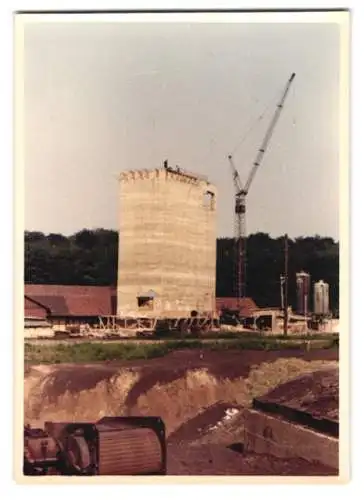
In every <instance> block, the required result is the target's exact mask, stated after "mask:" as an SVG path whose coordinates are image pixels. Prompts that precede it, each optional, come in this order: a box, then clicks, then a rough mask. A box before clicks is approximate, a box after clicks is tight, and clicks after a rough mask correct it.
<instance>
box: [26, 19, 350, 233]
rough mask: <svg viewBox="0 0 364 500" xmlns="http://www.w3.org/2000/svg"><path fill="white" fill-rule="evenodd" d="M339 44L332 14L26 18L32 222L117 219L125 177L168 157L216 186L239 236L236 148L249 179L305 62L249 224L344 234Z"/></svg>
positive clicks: (222, 217)
mask: <svg viewBox="0 0 364 500" xmlns="http://www.w3.org/2000/svg"><path fill="white" fill-rule="evenodd" d="M339 48H340V31H339V26H338V25H337V24H334V23H314V24H310V23H285V24H279V23H254V24H252V23H246V22H242V23H221V22H213V23H212V22H211V23H202V24H201V23H188V22H178V23H157V22H155V23H120V22H115V23H109V22H108V23H106V22H94V23H87V22H79V23H75V22H71V23H65V22H59V23H45V22H42V23H29V24H28V23H27V24H25V25H24V141H25V142H24V157H25V228H26V229H27V230H32V231H33V230H34V231H35V230H36V231H43V232H45V233H50V232H53V233H62V234H65V235H70V234H72V233H74V232H76V231H79V230H81V229H83V228H89V229H93V228H100V227H104V228H108V229H117V227H118V217H119V215H118V200H119V197H118V181H117V176H118V173H119V172H120V171H123V170H130V169H138V168H142V169H145V168H147V169H149V168H156V167H161V166H162V163H163V160H164V159H168V160H169V163H170V164H171V165H172V166H173V165H179V166H180V167H181V168H183V169H186V170H189V171H194V172H196V173H200V174H203V175H207V176H208V178H209V180H210V181H211V182H212V183H214V184H215V185H216V186H217V189H218V198H217V203H218V205H217V207H218V213H217V219H218V224H217V231H218V236H232V235H233V227H234V225H233V224H234V187H233V182H232V176H231V172H230V167H229V163H228V160H227V156H228V155H229V154H230V153H233V157H234V162H235V165H236V167H237V170H238V171H239V174H240V176H241V179H242V182H243V183H244V182H245V180H246V178H247V176H248V174H249V171H250V169H251V168H252V165H253V162H254V159H255V156H256V154H257V152H258V149H259V147H260V145H261V142H262V141H263V138H264V135H265V133H266V130H267V128H268V125H269V121H270V119H271V118H272V116H273V113H274V109H275V106H276V104H277V103H278V101H279V98H280V96H281V94H282V92H283V89H284V87H285V85H286V83H287V81H288V78H289V77H290V75H291V73H292V72H296V78H295V80H294V82H293V84H292V87H291V89H290V92H289V95H288V97H287V100H286V103H285V107H284V109H283V111H282V114H281V117H280V119H279V121H278V124H277V126H276V128H275V130H274V133H273V136H272V140H271V142H270V145H269V148H268V150H267V152H266V154H265V156H264V158H263V161H262V164H261V166H260V167H259V169H258V171H257V174H256V177H255V179H254V181H253V183H252V185H251V188H250V191H249V194H248V197H247V231H248V233H255V232H258V231H259V232H265V233H269V234H270V235H271V236H272V237H277V236H280V235H282V234H284V233H288V235H289V236H290V237H292V238H295V237H299V236H313V235H321V236H329V237H333V238H334V239H335V240H337V239H338V238H339V152H340V147H339V146H340V134H339V124H340V117H339V91H340V87H339V83H340V82H339V75H340V59H339V56H340V53H339Z"/></svg>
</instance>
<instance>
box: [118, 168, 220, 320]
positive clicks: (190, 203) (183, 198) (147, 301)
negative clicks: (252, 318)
mask: <svg viewBox="0 0 364 500" xmlns="http://www.w3.org/2000/svg"><path fill="white" fill-rule="evenodd" d="M119 180H120V219H119V221H120V223H119V258H118V286H117V311H118V312H117V314H118V316H119V317H128V316H132V317H149V318H153V317H166V318H176V317H178V318H184V317H190V316H191V313H194V314H195V312H196V311H197V312H198V313H200V314H201V315H203V314H204V313H206V312H207V313H208V314H209V315H210V314H211V313H212V314H215V309H216V304H215V276H216V189H215V187H214V186H213V185H212V184H211V183H209V182H208V180H207V179H206V178H203V177H201V176H199V175H196V174H193V173H188V172H185V171H181V170H180V169H178V168H176V169H174V168H173V169H172V168H169V167H168V166H167V165H166V164H165V166H164V168H157V169H153V170H132V171H126V172H122V173H121V174H120V177H119Z"/></svg>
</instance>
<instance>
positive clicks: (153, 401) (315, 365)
mask: <svg viewBox="0 0 364 500" xmlns="http://www.w3.org/2000/svg"><path fill="white" fill-rule="evenodd" d="M335 354H337V353H335V352H334V353H332V352H331V351H329V350H323V351H320V353H318V352H314V351H312V352H311V353H302V352H299V357H298V356H294V353H293V352H292V351H286V352H276V351H275V352H264V351H263V352H259V351H244V352H242V351H238V352H223V353H222V352H212V351H200V352H195V351H182V352H173V353H171V354H170V355H168V356H166V357H165V358H159V359H152V360H140V361H128V362H124V363H117V362H114V363H92V364H84V365H73V366H72V365H54V366H48V367H33V368H32V369H31V370H30V371H28V374H27V375H26V377H25V382H24V389H25V401H24V413H25V414H24V416H25V421H26V423H30V424H32V425H36V424H42V423H43V422H44V421H46V420H61V421H62V420H63V421H65V420H69V421H77V420H89V421H95V420H97V419H99V418H100V417H102V416H105V415H110V416H116V415H145V416H148V415H149V416H160V417H161V418H162V419H163V420H164V422H165V425H166V429H167V435H172V434H173V433H174V432H175V431H177V429H179V428H180V427H181V426H182V425H183V424H186V422H189V421H191V419H194V418H196V417H197V416H198V415H200V414H201V413H202V412H203V411H204V410H205V409H207V408H209V407H211V406H212V405H214V404H216V403H217V402H220V403H222V404H227V405H228V406H229V407H231V408H234V407H238V406H246V405H249V404H251V401H252V398H254V397H257V396H260V395H262V394H265V393H266V392H267V391H268V390H269V389H272V388H274V387H275V386H277V385H278V384H280V383H282V382H286V381H287V380H290V379H292V378H294V377H296V376H297V375H300V374H303V373H308V372H311V371H312V370H317V369H319V368H322V367H323V366H326V365H327V363H329V364H332V363H334V364H335V361H330V360H332V359H333V358H334V359H335ZM282 356H284V357H282ZM320 357H321V359H320ZM325 359H328V360H329V361H324V360H325ZM225 409H226V408H225ZM214 411H217V410H211V413H210V414H209V413H208V414H206V416H205V417H202V416H201V417H200V418H201V419H203V418H205V422H206V425H207V423H208V420H209V419H210V420H211V421H210V424H211V425H212V426H214V425H215V424H216V422H217V420H218V419H219V418H220V416H221V415H220V413H216V414H214ZM219 411H220V410H219ZM195 424H196V422H195V423H191V422H190V424H188V426H187V424H186V427H185V430H184V431H182V430H181V432H183V433H184V436H186V438H187V436H188V429H190V432H191V433H192V434H193V435H195V434H194V433H195ZM197 425H198V421H197ZM186 429H187V430H186Z"/></svg>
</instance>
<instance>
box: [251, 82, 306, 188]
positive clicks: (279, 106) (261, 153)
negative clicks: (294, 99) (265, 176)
mask: <svg viewBox="0 0 364 500" xmlns="http://www.w3.org/2000/svg"><path fill="white" fill-rule="evenodd" d="M295 76H296V73H292V75H291V77H290V79H289V80H288V83H287V85H286V87H285V89H284V92H283V96H282V97H281V100H280V101H279V103H278V104H277V108H276V111H275V113H274V115H273V119H272V121H271V123H270V125H269V127H268V130H267V132H266V134H265V137H264V139H263V142H262V145H261V147H260V148H259V151H258V154H257V156H256V158H255V161H254V163H253V168H252V169H251V171H250V174H249V176H248V179H247V181H246V184H245V186H244V190H243V191H244V194H248V191H249V188H250V186H251V183H252V182H253V179H254V176H255V174H256V172H257V170H258V167H259V165H260V164H261V161H262V159H263V156H264V153H265V152H266V151H267V148H268V145H269V141H270V139H271V137H272V135H273V131H274V127H275V126H276V124H277V121H278V118H279V116H280V114H281V112H282V109H283V105H284V101H285V100H286V97H287V94H288V91H289V88H290V86H291V83H292V81H293V79H294V77H295Z"/></svg>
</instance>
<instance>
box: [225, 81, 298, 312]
mask: <svg viewBox="0 0 364 500" xmlns="http://www.w3.org/2000/svg"><path fill="white" fill-rule="evenodd" d="M294 77H295V73H292V75H291V76H290V78H289V80H288V82H287V84H286V86H285V89H284V92H283V95H282V97H281V98H280V100H279V102H278V104H277V106H276V110H275V112H274V115H273V118H272V120H271V121H270V124H269V127H268V130H267V132H266V134H265V136H264V139H263V142H262V144H261V146H260V148H259V150H258V153H257V155H256V158H255V160H254V163H253V166H252V168H251V170H250V173H249V175H248V179H247V181H246V183H245V185H243V183H242V181H241V178H240V175H239V172H238V171H237V169H236V167H235V164H234V161H233V157H232V155H231V154H230V155H229V156H228V159H229V163H230V166H231V170H232V174H233V182H234V187H235V228H234V229H235V251H236V253H235V274H236V276H235V286H236V299H237V305H236V307H237V309H238V310H239V311H240V301H241V299H242V298H243V297H245V296H246V197H247V195H248V193H249V189H250V187H251V184H252V182H253V180H254V177H255V174H256V173H257V170H258V167H259V166H260V164H261V162H262V160H263V156H264V154H265V152H266V151H267V148H268V145H269V142H270V140H271V138H272V135H273V132H274V129H275V126H276V125H277V121H278V118H279V116H280V114H281V112H282V109H283V105H284V102H285V100H286V97H287V94H288V91H289V88H290V86H291V84H292V81H293V79H294Z"/></svg>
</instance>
